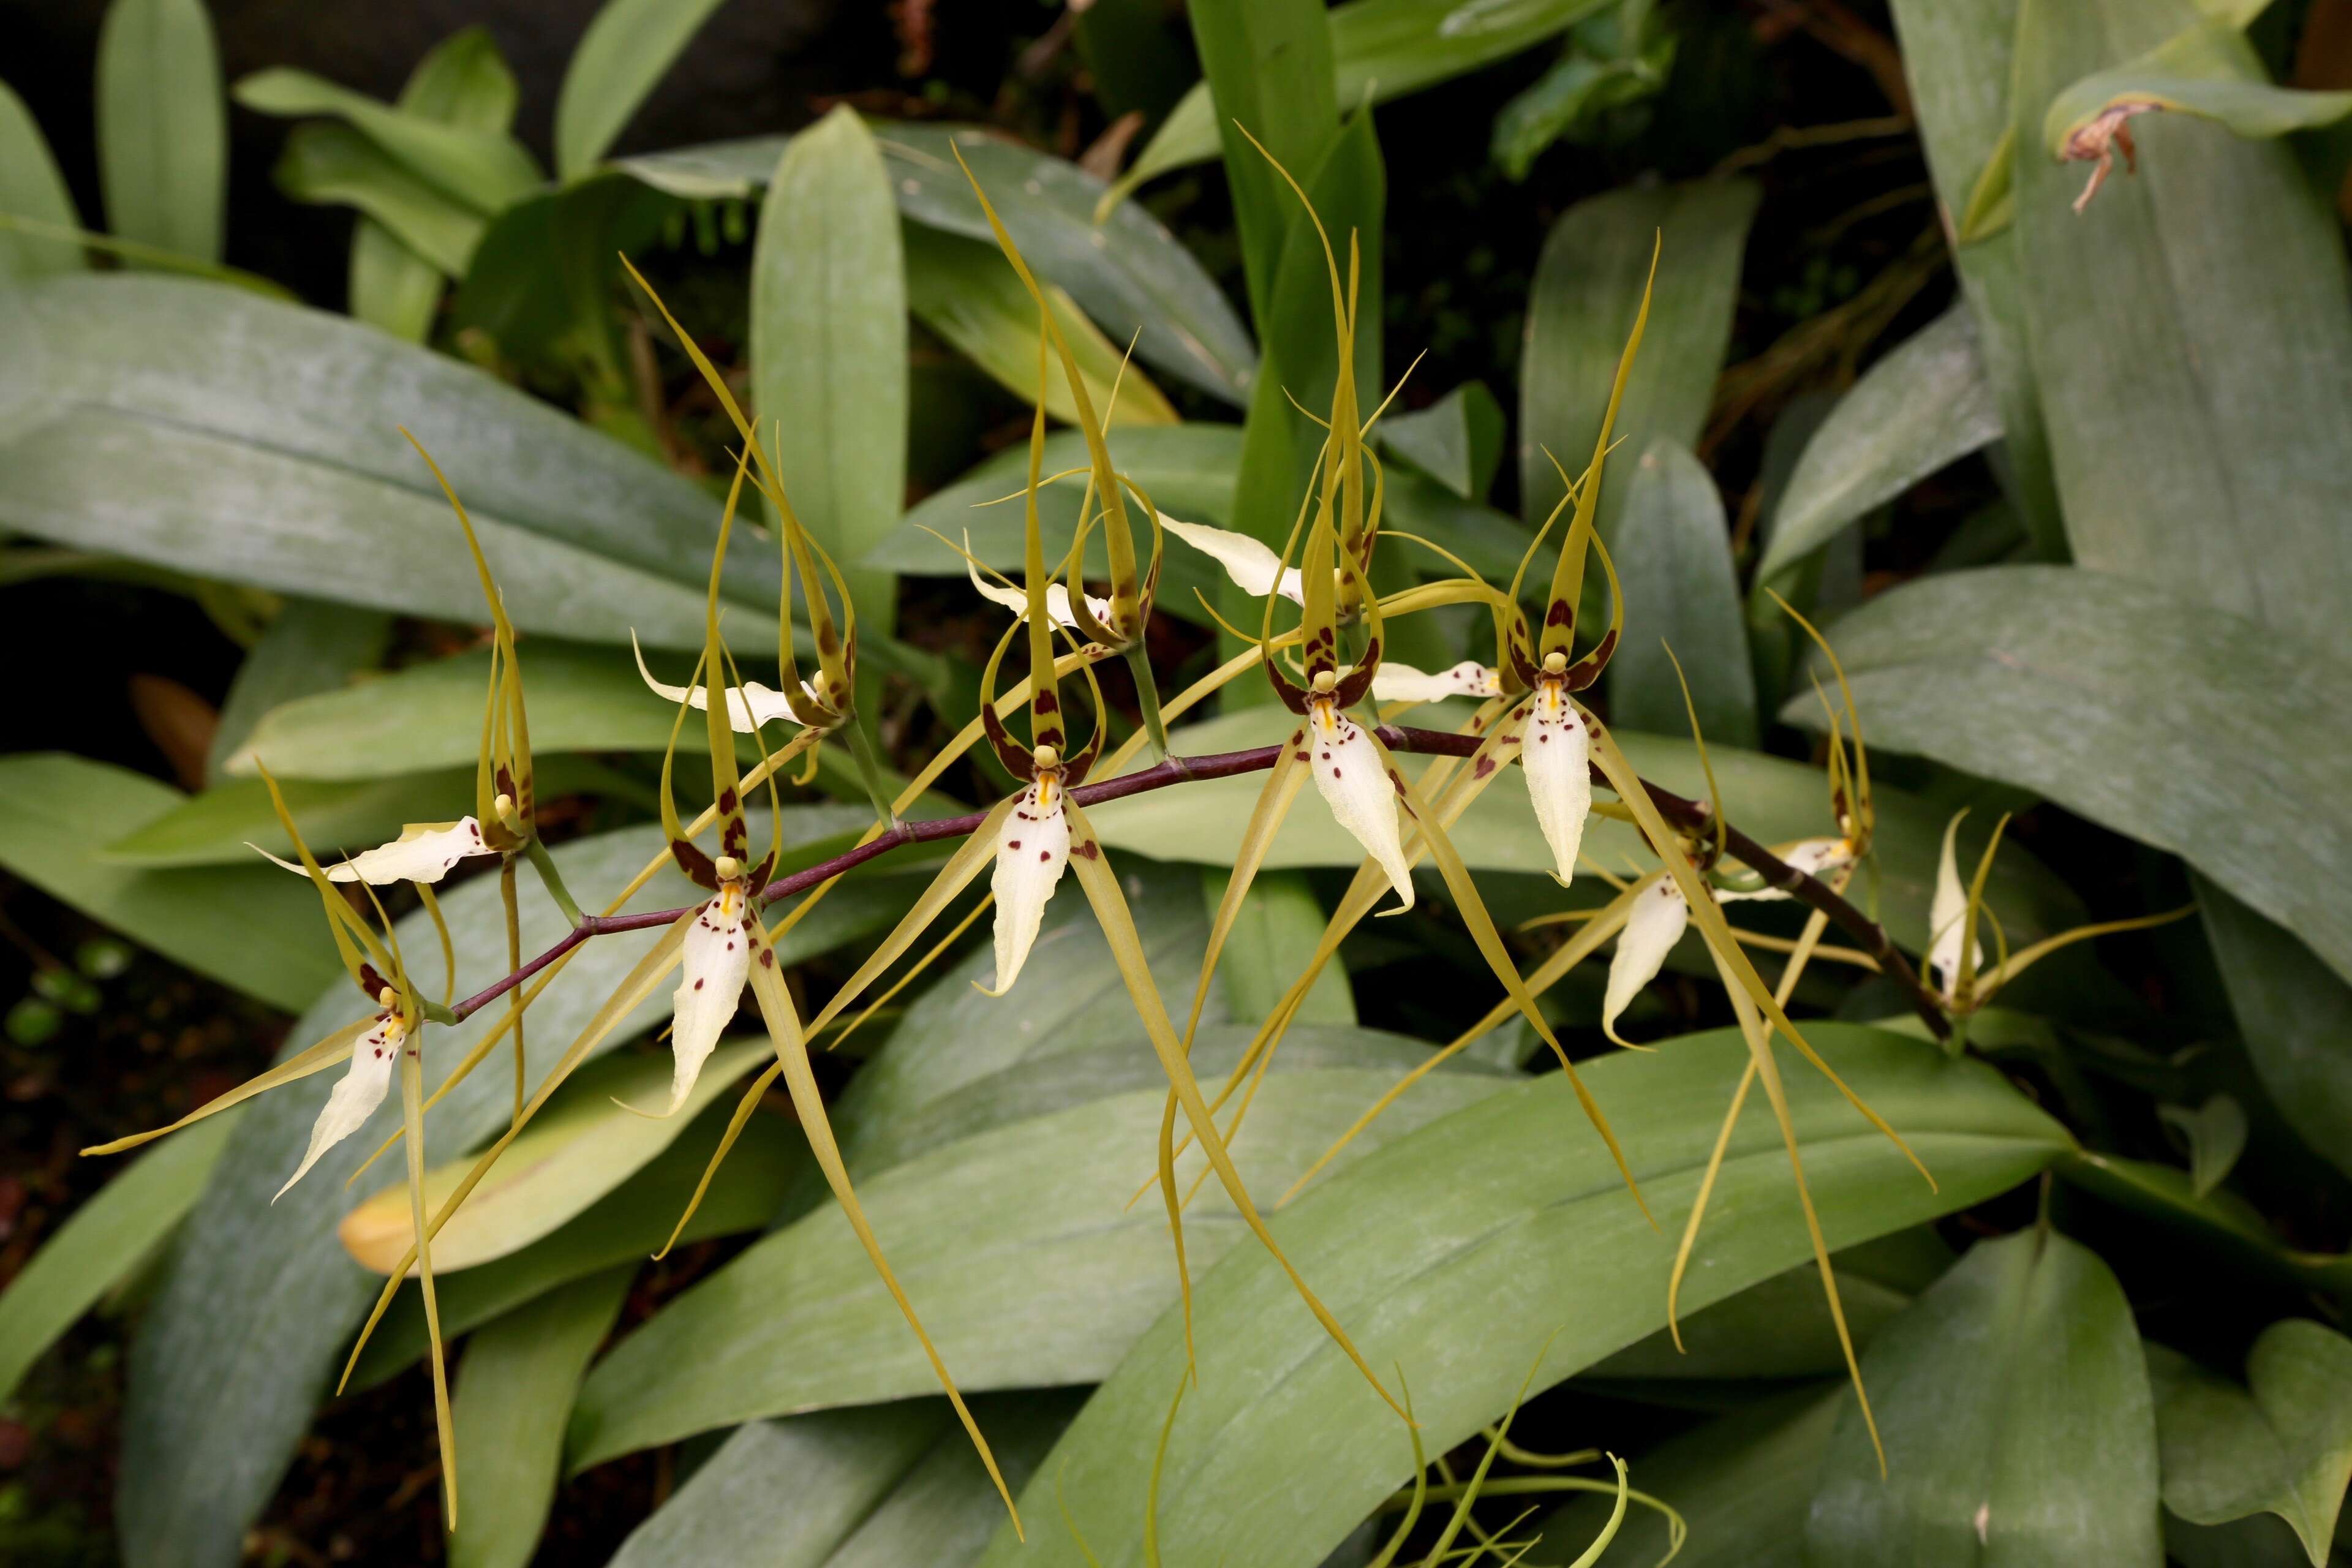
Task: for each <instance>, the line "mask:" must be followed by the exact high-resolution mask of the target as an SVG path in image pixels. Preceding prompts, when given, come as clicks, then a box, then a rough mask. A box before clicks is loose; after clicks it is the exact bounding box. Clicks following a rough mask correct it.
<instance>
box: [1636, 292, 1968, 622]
mask: <svg viewBox="0 0 2352 1568" xmlns="http://www.w3.org/2000/svg"><path fill="white" fill-rule="evenodd" d="M2000 433H2001V430H2000V406H1999V405H1998V404H1997V403H1996V402H1995V400H1994V396H1993V390H1992V385H1991V384H1990V381H1988V379H1987V377H1986V371H1985V364H1984V359H1983V356H1982V354H1981V353H1979V351H1978V348H1977V330H1976V326H1975V322H1974V320H1973V318H1972V317H1971V316H1970V314H1969V310H1967V308H1966V307H1964V306H1958V305H1956V306H1954V307H1953V308H1952V309H1951V310H1947V311H1945V312H1944V313H1943V314H1942V315H1940V316H1938V317H1937V318H1936V320H1935V321H1932V322H1930V323H1928V325H1927V326H1926V327H1924V328H1922V329H1920V331H1919V332H1918V334H1917V335H1916V336H1915V337H1913V338H1911V339H1910V340H1909V341H1908V342H1905V343H1904V344H1903V345H1902V346H1901V347H1899V348H1896V349H1895V350H1893V351H1891V352H1890V353H1888V354H1887V355H1886V357H1885V359H1882V360H1880V361H1879V362H1878V363H1876V364H1874V365H1873V366H1871V368H1870V374H1867V375H1865V376H1864V377H1863V378H1862V380H1861V381H1859V382H1857V383H1856V384H1854V387H1853V390H1852V391H1851V392H1848V393H1847V394H1846V395H1844V396H1843V398H1841V399H1839V400H1838V405H1837V406H1836V407H1835V408H1834V409H1832V411H1831V413H1830V416H1829V418H1828V419H1827V420H1825V421H1824V422H1823V423H1822V427H1821V428H1820V429H1819V430H1817V431H1815V432H1814V433H1813V438H1812V439H1811V441H1809V442H1808V443H1806V446H1805V453H1804V456H1803V457H1801V458H1799V459H1798V460H1797V468H1796V471H1795V472H1794V473H1792V474H1791V475H1790V477H1789V488H1788V489H1786V490H1784V491H1782V492H1781V495H1780V510H1779V511H1778V513H1777V514H1776V516H1775V521H1774V522H1773V525H1772V530H1771V535H1770V542H1769V544H1767V545H1766V547H1765V551H1764V558H1763V560H1762V561H1761V562H1759V563H1758V565H1757V568H1756V575H1757V576H1758V578H1759V579H1763V578H1769V577H1772V576H1775V575H1777V574H1780V572H1782V571H1784V570H1786V569H1787V568H1789V567H1790V566H1792V565H1794V564H1795V563H1797V562H1798V561H1800V560H1801V559H1802V558H1803V557H1805V556H1807V555H1809V554H1811V553H1812V552H1813V551H1815V550H1817V549H1819V548H1820V547H1821V546H1822V544H1824V543H1826V542H1828V541H1829V539H1830V538H1831V536H1832V535H1833V534H1835V533H1836V532H1837V531H1839V530H1840V529H1842V528H1843V527H1845V526H1846V525H1847V524H1848V523H1850V522H1853V521H1854V520H1855V519H1857V518H1859V517H1861V516H1862V515H1863V514H1864V512H1867V511H1869V510H1871V509H1872V508H1874V507H1876V506H1879V505H1881V504H1883V503H1885V502H1886V501H1890V500H1894V499H1895V497H1897V496H1899V495H1901V494H1902V493H1903V492H1904V491H1906V490H1907V489H1910V488H1911V487H1912V486H1913V485H1915V484H1916V483H1918V482H1919V481H1920V480H1921V479H1926V478H1927V476H1928V475H1930V474H1932V473H1934V472H1936V471H1937V469H1938V468H1943V467H1945V466H1946V465H1947V464H1948V463H1951V462H1954V461H1956V460H1957V459H1958V458H1964V457H1966V456H1968V454H1969V453H1970V452H1973V451H1976V450H1978V449H1979V447H1984V446H1986V445H1988V444H1990V443H1991V442H1993V441H1997V440H1999V439H2000ZM1621 567H1622V563H1621ZM1629 618H1630V615H1629Z"/></svg>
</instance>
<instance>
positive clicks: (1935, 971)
mask: <svg viewBox="0 0 2352 1568" xmlns="http://www.w3.org/2000/svg"><path fill="white" fill-rule="evenodd" d="M1959 826H1960V819H1959V817H1958V816H1955V817H1953V818H1952V821H1951V825H1950V826H1948V827H1946V828H1945V829H1944V850H1943V854H1942V856H1941V858H1938V859H1937V862H1936V897H1935V900H1934V901H1933V902H1931V903H1930V904H1929V905H1928V908H1927V929H1928V930H1929V931H1932V932H1933V933H1934V938H1933V941H1932V942H1931V944H1930V945H1929V947H1928V949H1927V973H1929V974H1930V975H1931V976H1932V977H1933V978H1934V980H1935V984H1936V989H1937V990H1938V991H1940V992H1942V993H1943V994H1944V999H1945V1000H1946V1001H1950V1000H1951V999H1952V996H1953V993H1954V991H1955V990H1956V989H1957V988H1958V985H1959V983H1960V944H1961V943H1962V942H1968V944H1969V946H1970V947H1971V948H1973V949H1975V954H1974V963H1975V967H1976V969H1977V972H1978V973H1983V970H1984V943H1982V942H1976V941H1973V940H1971V939H1970V938H1969V932H1968V929H1967V928H1968V917H1969V888H1968V884H1967V883H1966V882H1963V881H1961V880H1960V867H1959V862H1958V859H1957V858H1956V857H1955V851H1954V845H1953V840H1954V839H1955V838H1956V837H1958V833H1959Z"/></svg>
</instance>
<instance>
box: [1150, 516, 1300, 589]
mask: <svg viewBox="0 0 2352 1568" xmlns="http://www.w3.org/2000/svg"><path fill="white" fill-rule="evenodd" d="M1160 527H1162V528H1164V529H1166V530H1167V531H1169V532H1171V533H1172V534H1174V535H1175V536H1176V537H1177V538H1179V539H1181V540H1182V541H1183V542H1185V543H1187V544H1189V545H1191V546H1192V548H1193V549H1195V550H1197V551H1199V552H1201V553H1202V554H1203V555H1206V556H1209V557H1211V558H1213V560H1214V561H1215V562H1216V563H1217V564H1219V565H1220V566H1223V568H1224V569H1225V575H1226V576H1228V577H1231V578H1232V579H1233V580H1234V584H1235V585H1236V586H1238V587H1239V588H1240V589H1241V591H1242V592H1243V593H1244V594H1247V595H1249V596H1250V597H1252V598H1253V599H1263V598H1265V596H1266V595H1268V594H1279V595H1282V597H1284V598H1286V599H1288V600H1289V601H1290V602H1291V603H1293V604H1297V605H1303V604H1305V603H1306V602H1307V590H1306V588H1305V587H1304V586H1302V584H1303V583H1304V581H1305V580H1304V579H1303V578H1301V577H1300V576H1299V574H1298V568H1297V567H1296V566H1293V567H1291V568H1289V569H1288V570H1287V571H1286V570H1284V568H1283V564H1282V558H1281V557H1280V556H1278V555H1276V553H1275V552H1273V551H1272V550H1271V549H1269V548H1267V547H1266V546H1265V544H1264V543H1262V542H1259V541H1257V540H1255V539H1252V538H1251V537H1250V536H1249V535H1248V534H1246V533H1235V532H1234V531H1231V530H1230V529H1223V528H1211V527H1209V526H1208V525H1207V524H1206V523H1200V522H1179V521H1176V520H1175V519H1174V518H1172V517H1170V516H1169V515H1168V514H1167V513H1166V512H1164V511H1163V512H1161V513H1160Z"/></svg>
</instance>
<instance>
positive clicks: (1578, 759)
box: [1519, 681, 1592, 888]
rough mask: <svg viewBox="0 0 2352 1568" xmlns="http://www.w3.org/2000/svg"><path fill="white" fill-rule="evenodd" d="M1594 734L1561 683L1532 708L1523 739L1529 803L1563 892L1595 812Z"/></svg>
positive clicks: (1544, 691) (1542, 692)
mask: <svg viewBox="0 0 2352 1568" xmlns="http://www.w3.org/2000/svg"><path fill="white" fill-rule="evenodd" d="M1591 756H1592V734H1591V731H1589V730H1587V729H1586V728H1585V727H1584V721H1583V719H1582V718H1581V717H1580V716H1579V715H1578V713H1577V711H1576V705H1575V704H1574V703H1572V702H1570V700H1568V698H1567V696H1566V694H1565V693H1563V692H1561V691H1560V690H1559V686H1558V683H1557V682H1552V681H1547V682H1545V683H1544V685H1543V687H1542V688H1541V689H1539V690H1538V691H1537V693H1536V697H1535V700H1534V701H1533V702H1531V703H1529V704H1528V727H1527V730H1526V732H1525V733H1524V734H1522V735H1521V736H1520V737H1519V770H1520V771H1521V772H1522V773H1526V774H1527V775H1528V805H1532V806H1533V807H1535V813H1536V826H1538V828H1540V829H1542V831H1543V836H1544V842H1545V843H1546V844H1549V845H1550V846H1551V858H1552V873H1551V874H1552V876H1553V877H1554V878H1555V879H1557V880H1558V881H1559V885H1560V886H1561V887H1563V888H1565V887H1567V886H1568V885H1569V883H1570V880H1571V879H1573V878H1574V877H1575V875H1576V857H1577V854H1578V852H1579V851H1580V849H1581V848H1582V847H1583V846H1584V819H1585V818H1586V817H1587V816H1590V815H1591V811H1592V766H1591Z"/></svg>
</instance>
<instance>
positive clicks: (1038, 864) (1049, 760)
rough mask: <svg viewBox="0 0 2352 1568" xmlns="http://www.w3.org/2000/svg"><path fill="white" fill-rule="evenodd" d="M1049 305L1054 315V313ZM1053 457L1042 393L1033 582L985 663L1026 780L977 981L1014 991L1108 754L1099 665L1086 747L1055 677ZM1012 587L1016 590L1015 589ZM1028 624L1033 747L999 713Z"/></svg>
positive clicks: (1030, 543) (1031, 500) (1006, 841)
mask: <svg viewBox="0 0 2352 1568" xmlns="http://www.w3.org/2000/svg"><path fill="white" fill-rule="evenodd" d="M1042 313H1043V314H1044V315H1045V319H1046V320H1047V321H1049V322H1050V321H1051V319H1052V318H1051V312H1042ZM1044 349H1045V339H1044V337H1043V336H1042V335H1041V336H1040V338H1039V340H1038V350H1039V353H1038V356H1037V384H1038V385H1039V386H1040V387H1041V388H1042V387H1043V386H1044V385H1045V374H1046V366H1045V353H1044ZM1070 377H1071V383H1072V384H1073V385H1076V384H1077V377H1076V371H1075V370H1072V371H1071V372H1070ZM1044 468H1045V401H1044V398H1043V397H1042V395H1041V396H1040V398H1039V400H1038V404H1037V407H1036V411H1035V414H1034V416H1033V417H1032V419H1031V421H1030V426H1029V483H1028V488H1027V491H1026V495H1025V504H1026V506H1027V509H1028V530H1027V542H1026V544H1025V546H1024V552H1025V559H1024V569H1025V574H1026V577H1027V589H1026V591H1025V592H1024V594H1023V595H1022V597H1021V601H1020V603H1019V605H1017V606H1015V605H1008V606H1007V607H1008V608H1013V610H1014V612H1015V614H1016V615H1017V616H1019V619H1017V620H1016V621H1014V623H1013V625H1012V626H1009V627H1007V628H1006V629H1005V633H1004V636H1003V637H1000V638H998V639H997V644H996V649H995V651H994V652H993V653H992V654H991V655H990V656H989V660H988V665H987V668H985V669H983V670H982V672H981V678H980V714H981V725H982V729H983V730H984V731H985V732H986V733H987V736H988V743H989V745H990V747H991V748H992V750H993V751H994V752H996V758H997V761H998V762H1000V763H1003V764H1004V768H1005V771H1007V772H1008V773H1012V775H1013V777H1014V778H1015V779H1016V780H1018V781H1020V782H1021V784H1022V786H1023V787H1022V790H1021V793H1020V794H1019V795H1015V796H1014V797H1013V799H1012V800H1011V801H1010V802H1008V803H1007V804H1006V805H1002V806H999V807H998V808H997V810H998V815H999V816H1000V818H1001V820H1000V821H998V822H997V824H996V827H995V838H994V844H993V847H994V849H995V854H996V868H995V871H994V872H993V874H992V875H991V877H990V878H989V883H988V888H989V892H990V894H991V895H992V897H993V898H994V900H996V929H995V940H996V973H995V975H994V977H993V978H994V984H992V985H983V986H980V987H979V989H980V990H981V991H982V993H983V994H987V995H990V996H1002V995H1003V994H1004V993H1006V992H1007V991H1010V990H1011V989H1012V988H1013V982H1014V981H1015V980H1018V979H1019V978H1020V977H1021V970H1022V966H1023V965H1024V964H1025V963H1028V961H1029V950H1030V949H1031V948H1032V947H1033V946H1034V945H1035V944H1036V941H1037V931H1038V928H1039V926H1040V925H1042V924H1043V923H1044V921H1045V902H1046V900H1049V899H1051V898H1052V897H1053V896H1054V889H1055V888H1057V887H1059V886H1060V885H1061V881H1062V873H1063V872H1064V871H1065V870H1066V869H1067V868H1068V867H1069V863H1070V853H1071V815H1072V814H1071V812H1070V811H1069V809H1068V802H1067V800H1066V792H1067V791H1068V789H1069V788H1070V787H1071V786H1072V785H1075V784H1080V783H1082V782H1084V780H1085V778H1086V776H1087V772H1088V771H1089V770H1090V769H1092V768H1093V766H1094V764H1095V761H1096V759H1097V757H1098V756H1100V754H1101V752H1102V743H1103V726H1102V711H1103V708H1102V692H1101V690H1100V689H1098V688H1097V687H1096V685H1095V678H1094V667H1093V666H1091V665H1088V666H1087V667H1086V677H1087V688H1088V689H1089V691H1090V692H1091V694H1092V696H1093V698H1094V709H1095V713H1094V724H1093V726H1092V729H1091V731H1090V732H1089V733H1088V734H1087V740H1086V743H1085V745H1084V746H1082V747H1080V748H1079V749H1078V750H1077V751H1076V752H1070V751H1069V745H1070V739H1069V730H1068V727H1067V725H1066V724H1065V722H1064V711H1063V708H1062V693H1061V686H1060V682H1059V681H1057V680H1056V679H1055V675H1054V630H1055V626H1062V625H1064V624H1065V623H1064V621H1063V620H1062V618H1061V617H1059V616H1056V615H1055V613H1054V607H1053V594H1054V592H1055V591H1057V590H1058V591H1060V592H1061V593H1062V595H1063V601H1062V607H1063V608H1064V609H1068V608H1069V596H1068V590H1066V589H1064V588H1063V586H1062V584H1059V583H1055V582H1053V581H1052V580H1051V578H1050V577H1048V575H1047V574H1046V571H1045V543H1044V541H1043V539H1042V537H1041V536H1040V533H1039V531H1038V521H1037V487H1038V485H1039V484H1040V483H1041V482H1042V476H1043V470H1044ZM1074 580H1075V579H1074ZM972 584H973V585H974V586H975V587H978V588H980V589H981V591H982V593H983V594H984V595H987V596H988V597H989V598H990V599H992V600H994V601H995V602H997V603H1003V598H1002V597H1001V596H1000V595H998V594H995V593H991V592H990V591H989V590H988V588H987V587H986V586H985V585H984V584H982V583H981V582H980V579H979V576H978V574H976V573H975V574H974V575H973V578H972ZM1004 592H1005V593H1011V592H1013V590H1012V589H1010V588H1007V589H1005V590H1004ZM1024 630H1025V631H1026V632H1027V634H1028V642H1029V740H1030V743H1029V745H1027V746H1026V747H1024V746H1022V745H1021V744H1020V743H1019V742H1016V741H1014V740H1013V735H1012V733H1011V731H1008V730H1007V729H1006V728H1005V726H1004V721H1003V720H1002V719H1001V718H999V717H998V716H997V712H996V672H997V670H998V668H999V667H1000V666H1001V665H1002V664H1003V659H1004V650H1005V649H1006V648H1008V647H1011V646H1012V644H1013V638H1014V637H1015V636H1017V635H1019V634H1020V633H1022V632H1023V631H1024ZM1066 753H1067V754H1066ZM1085 848H1086V852H1087V853H1088V854H1098V853H1099V850H1098V848H1097V846H1096V845H1095V844H1094V843H1093V841H1092V840H1091V838H1089V839H1088V840H1087V842H1086V845H1085Z"/></svg>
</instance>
